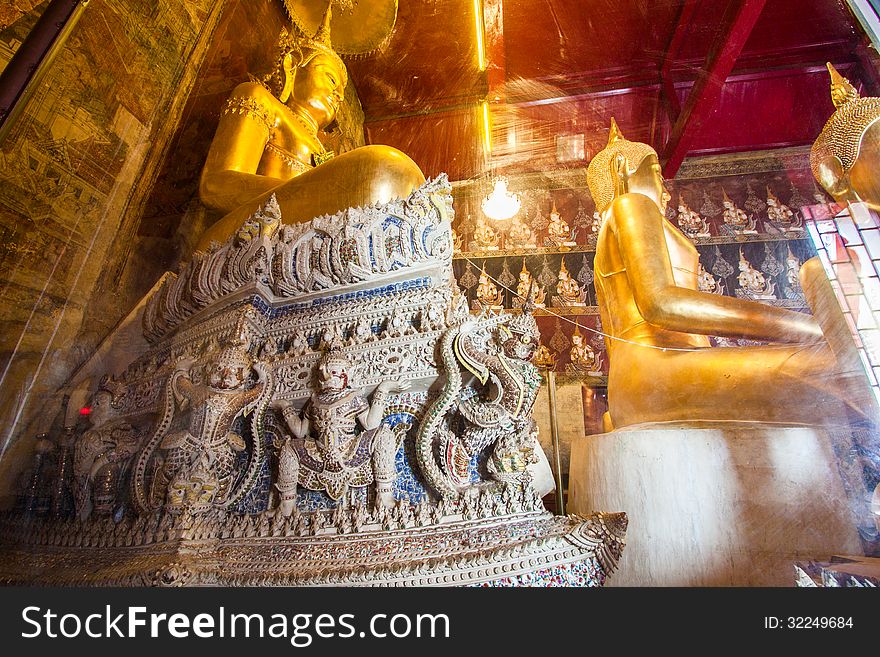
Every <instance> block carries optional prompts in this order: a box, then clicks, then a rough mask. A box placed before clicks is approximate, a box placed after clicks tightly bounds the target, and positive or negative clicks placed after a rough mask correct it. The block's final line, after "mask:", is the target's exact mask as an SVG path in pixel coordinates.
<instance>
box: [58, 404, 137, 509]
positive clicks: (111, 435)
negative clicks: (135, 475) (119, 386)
mask: <svg viewBox="0 0 880 657" xmlns="http://www.w3.org/2000/svg"><path fill="white" fill-rule="evenodd" d="M113 399H114V396H113V393H112V392H111V391H110V390H107V389H104V388H101V389H99V390H98V391H97V392H96V393H95V394H94V396H93V397H92V403H91V413H90V414H89V423H90V424H91V428H90V429H88V430H86V432H85V433H84V434H83V435H82V436H81V437H80V438H79V439H78V440H77V441H76V444H75V446H74V451H73V496H74V503H75V505H76V514H77V516H78V517H79V518H80V520H86V519H87V518H88V517H89V516H90V515H91V514H92V512H93V511H94V512H95V513H96V514H98V515H109V514H111V513H112V512H113V511H114V510H115V507H116V506H117V503H118V502H119V495H120V492H121V490H122V489H123V487H124V483H125V480H126V477H127V475H128V469H129V465H130V462H131V457H133V456H134V455H135V453H136V452H137V450H138V448H139V447H140V445H139V442H140V440H139V439H140V436H139V434H138V432H137V431H136V430H135V429H134V427H132V425H131V424H129V423H128V422H126V421H125V420H124V419H121V418H119V417H117V414H116V412H115V410H114V408H113V405H112V402H113Z"/></svg>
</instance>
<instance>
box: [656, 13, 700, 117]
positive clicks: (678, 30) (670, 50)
mask: <svg viewBox="0 0 880 657" xmlns="http://www.w3.org/2000/svg"><path fill="white" fill-rule="evenodd" d="M698 4H699V0H684V4H683V5H682V6H681V11H680V12H679V14H678V21H677V22H676V24H675V30H674V31H673V33H672V38H671V39H670V40H669V46H668V47H667V48H666V56H665V57H664V59H663V66H661V67H660V87H661V89H662V90H663V102H664V104H665V105H666V112H667V114H668V115H669V120H670V122H674V121H675V119H676V118H678V115H679V114H681V103H679V102H678V96H677V95H676V93H675V82H674V81H673V80H672V67H673V66H674V65H675V61H676V59H678V53H679V51H680V50H681V44H682V43H683V42H684V39H685V37H686V36H687V31H688V28H689V27H690V26H691V19H692V18H693V16H694V11H695V10H696V8H697V5H698Z"/></svg>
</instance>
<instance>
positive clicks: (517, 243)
mask: <svg viewBox="0 0 880 657" xmlns="http://www.w3.org/2000/svg"><path fill="white" fill-rule="evenodd" d="M507 239H508V240H509V246H510V247H512V248H514V249H534V248H536V247H537V244H535V233H534V232H533V231H532V229H531V228H530V227H529V225H528V224H527V223H526V222H524V221H523V220H522V219H520V218H519V217H518V216H517V215H514V217H513V220H512V221H511V224H510V230H508V231H507Z"/></svg>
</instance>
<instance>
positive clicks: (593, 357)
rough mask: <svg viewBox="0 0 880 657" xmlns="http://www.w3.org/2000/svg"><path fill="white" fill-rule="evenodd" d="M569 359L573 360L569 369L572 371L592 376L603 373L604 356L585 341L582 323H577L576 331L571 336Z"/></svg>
mask: <svg viewBox="0 0 880 657" xmlns="http://www.w3.org/2000/svg"><path fill="white" fill-rule="evenodd" d="M569 360H570V361H571V363H570V365H569V369H570V370H572V371H575V372H582V373H585V374H588V375H590V376H599V375H601V374H602V356H601V355H599V354H597V353H596V352H595V351H593V348H592V347H591V346H590V345H589V344H587V343H586V342H585V341H584V336H583V334H582V333H581V327H580V325H575V329H574V333H573V334H572V336H571V350H570V351H569Z"/></svg>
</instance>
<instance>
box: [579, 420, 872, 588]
mask: <svg viewBox="0 0 880 657" xmlns="http://www.w3.org/2000/svg"><path fill="white" fill-rule="evenodd" d="M569 496H570V498H569V509H570V510H571V511H573V512H574V513H578V512H579V511H580V510H582V509H586V508H590V507H595V508H607V509H620V510H623V511H626V513H627V514H628V515H629V517H630V518H632V524H631V526H630V529H629V535H628V541H627V542H628V545H627V549H626V554H625V555H624V556H623V558H622V560H621V564H620V571H619V572H618V573H617V574H616V575H615V577H614V579H613V584H614V585H617V586H731V585H732V586H791V585H792V584H793V582H794V578H793V563H794V562H795V561H798V560H803V559H820V560H821V559H827V558H828V557H829V556H830V555H831V554H834V553H838V554H857V553H860V552H861V545H860V542H859V537H858V534H857V532H856V529H855V527H856V524H857V523H856V522H855V519H854V517H853V513H852V511H851V508H850V503H849V501H848V499H847V496H846V493H845V491H844V485H843V483H842V481H841V476H840V474H839V472H838V468H837V465H836V462H835V458H834V450H833V446H832V436H831V434H830V432H829V431H825V430H820V429H816V428H809V427H779V426H773V425H768V424H759V423H750V422H742V423H688V424H674V425H671V424H665V423H663V424H652V425H641V426H638V427H631V428H627V429H624V430H617V431H613V432H611V433H606V434H599V435H595V436H585V437H583V438H579V439H577V440H575V441H574V442H573V443H572V448H571V470H570V483H569Z"/></svg>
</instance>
